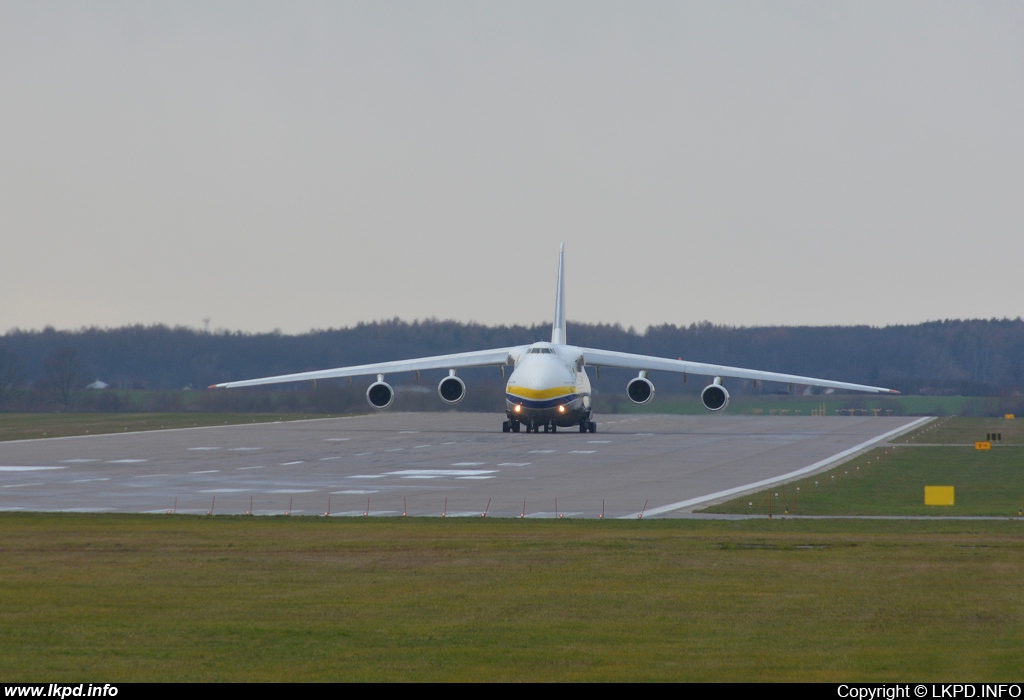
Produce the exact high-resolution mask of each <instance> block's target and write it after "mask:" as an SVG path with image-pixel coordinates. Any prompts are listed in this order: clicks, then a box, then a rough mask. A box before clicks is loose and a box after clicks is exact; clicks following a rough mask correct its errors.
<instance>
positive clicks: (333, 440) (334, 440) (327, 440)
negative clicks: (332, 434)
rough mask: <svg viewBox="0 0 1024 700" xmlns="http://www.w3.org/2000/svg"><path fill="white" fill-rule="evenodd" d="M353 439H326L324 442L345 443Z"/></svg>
mask: <svg viewBox="0 0 1024 700" xmlns="http://www.w3.org/2000/svg"><path fill="white" fill-rule="evenodd" d="M351 439H352V438H325V439H324V442H345V441H346V440H351Z"/></svg>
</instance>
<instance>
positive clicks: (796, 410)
mask: <svg viewBox="0 0 1024 700" xmlns="http://www.w3.org/2000/svg"><path fill="white" fill-rule="evenodd" d="M823 406H824V410H825V415H828V416H834V415H837V414H836V411H838V410H840V409H860V410H863V411H866V412H867V414H868V415H871V414H872V412H873V411H874V410H875V409H877V410H878V411H879V413H880V414H882V415H885V412H886V411H891V412H892V413H891V415H896V416H949V415H954V414H963V413H965V412H966V413H973V414H976V415H977V414H982V415H983V414H992V413H995V412H997V410H998V408H999V398H998V397H987V396H982V397H971V396H883V397H877V396H868V395H859V394H858V395H848V396H847V395H840V396H832V395H828V396H736V397H734V398H733V399H732V400H730V402H729V408H728V409H726V410H727V411H728V412H729V413H731V414H734V415H765V416H768V415H780V416H810V415H816V414H815V413H812V412H816V411H820V410H821V408H822V407H823ZM616 410H617V411H618V412H619V413H676V414H683V415H707V409H705V408H704V406H703V405H702V404H701V402H700V397H699V396H671V395H669V396H658V397H656V398H655V399H654V401H652V402H651V403H649V404H644V405H642V406H638V405H636V404H632V403H630V402H629V401H625V400H623V401H621V402H619V403H618V404H616Z"/></svg>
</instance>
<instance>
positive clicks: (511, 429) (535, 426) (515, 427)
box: [501, 420, 597, 433]
mask: <svg viewBox="0 0 1024 700" xmlns="http://www.w3.org/2000/svg"><path fill="white" fill-rule="evenodd" d="M522 425H523V424H522V423H520V422H519V421H517V420H514V421H511V420H507V421H505V422H503V423H502V424H501V432H503V433H518V432H519V430H520V428H521V427H522ZM541 427H543V428H544V432H545V433H557V432H558V426H557V425H555V424H554V423H534V422H533V421H530V422H528V423H526V432H528V433H539V432H540V429H541ZM580 432H581V433H596V432H597V423H595V422H594V421H592V420H584V421H580Z"/></svg>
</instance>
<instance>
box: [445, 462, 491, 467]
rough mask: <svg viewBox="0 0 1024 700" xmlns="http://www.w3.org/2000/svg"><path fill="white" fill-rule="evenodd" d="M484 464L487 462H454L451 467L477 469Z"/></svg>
mask: <svg viewBox="0 0 1024 700" xmlns="http://www.w3.org/2000/svg"><path fill="white" fill-rule="evenodd" d="M484 464H487V462H454V463H453V464H452V466H453V467H479V466H481V465H484Z"/></svg>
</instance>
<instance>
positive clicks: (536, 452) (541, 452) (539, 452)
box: [530, 450, 555, 455]
mask: <svg viewBox="0 0 1024 700" xmlns="http://www.w3.org/2000/svg"><path fill="white" fill-rule="evenodd" d="M554 453H555V451H554V450H530V454H532V455H553V454H554Z"/></svg>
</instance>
